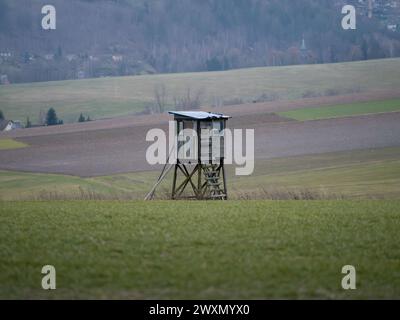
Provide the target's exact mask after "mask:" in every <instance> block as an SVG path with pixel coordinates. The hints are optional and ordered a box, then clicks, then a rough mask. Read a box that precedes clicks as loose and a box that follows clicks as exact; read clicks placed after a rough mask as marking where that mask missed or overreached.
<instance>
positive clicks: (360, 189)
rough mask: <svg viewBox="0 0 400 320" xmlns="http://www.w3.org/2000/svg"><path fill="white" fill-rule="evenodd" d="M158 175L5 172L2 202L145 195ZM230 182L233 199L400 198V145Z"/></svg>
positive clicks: (260, 168) (260, 165)
mask: <svg viewBox="0 0 400 320" xmlns="http://www.w3.org/2000/svg"><path fill="white" fill-rule="evenodd" d="M158 175H159V172H157V171H153V172H134V173H133V172H132V173H126V174H119V175H114V176H104V177H94V178H80V177H74V176H64V175H55V174H37V173H24V172H8V171H0V200H35V199H39V200H58V199H67V200H69V199H88V200H90V199H122V200H127V199H143V198H144V196H145V194H146V193H147V192H148V191H149V190H150V189H151V187H152V185H153V184H154V182H155V181H156V179H157V177H158ZM228 184H229V191H230V196H231V198H233V199H245V198H247V197H251V198H253V199H254V198H256V199H265V198H267V199H270V198H272V199H274V198H275V197H276V196H279V194H282V195H284V194H285V193H287V192H297V191H302V190H307V191H310V192H312V193H315V194H317V196H320V197H321V198H323V199H325V198H329V199H331V198H334V199H336V198H349V199H399V198H400V148H383V149H372V150H355V151H344V152H334V153H326V154H316V155H307V156H298V157H289V158H278V159H270V160H257V161H256V167H255V172H254V174H253V175H252V176H249V177H236V176H234V173H233V171H232V168H228ZM170 187H171V181H170V179H167V180H166V181H165V182H163V183H162V184H161V186H160V188H159V192H158V195H159V196H165V195H166V194H167V192H168V190H170ZM275 193H278V195H275ZM283 198H285V197H284V196H283Z"/></svg>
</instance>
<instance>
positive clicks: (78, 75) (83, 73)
mask: <svg viewBox="0 0 400 320" xmlns="http://www.w3.org/2000/svg"><path fill="white" fill-rule="evenodd" d="M77 77H78V79H85V77H86V76H85V72H84V71H82V70H81V71H78V74H77Z"/></svg>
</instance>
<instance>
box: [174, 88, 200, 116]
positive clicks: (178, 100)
mask: <svg viewBox="0 0 400 320" xmlns="http://www.w3.org/2000/svg"><path fill="white" fill-rule="evenodd" d="M203 97H204V90H203V89H199V90H197V91H196V92H195V93H192V91H191V89H190V87H188V88H186V92H185V94H184V95H183V96H182V97H176V96H175V97H174V102H175V108H177V109H181V110H195V109H199V108H200V106H201V104H202V101H203Z"/></svg>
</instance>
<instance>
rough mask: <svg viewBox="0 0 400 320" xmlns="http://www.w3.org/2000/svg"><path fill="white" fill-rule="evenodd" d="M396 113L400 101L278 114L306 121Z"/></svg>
mask: <svg viewBox="0 0 400 320" xmlns="http://www.w3.org/2000/svg"><path fill="white" fill-rule="evenodd" d="M394 111H400V99H393V100H384V101H374V102H364V103H352V104H342V105H337V106H330V107H321V108H304V109H297V110H291V111H285V112H279V113H278V114H279V115H280V116H283V117H287V118H291V119H295V120H299V121H306V120H317V119H329V118H338V117H347V116H354V115H360V114H371V113H383V112H394Z"/></svg>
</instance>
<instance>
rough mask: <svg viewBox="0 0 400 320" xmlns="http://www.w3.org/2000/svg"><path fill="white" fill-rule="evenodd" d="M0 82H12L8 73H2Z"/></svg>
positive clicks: (5, 83) (4, 83)
mask: <svg viewBox="0 0 400 320" xmlns="http://www.w3.org/2000/svg"><path fill="white" fill-rule="evenodd" d="M0 84H2V85H7V84H10V81H9V80H8V76H7V75H6V74H2V75H0Z"/></svg>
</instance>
